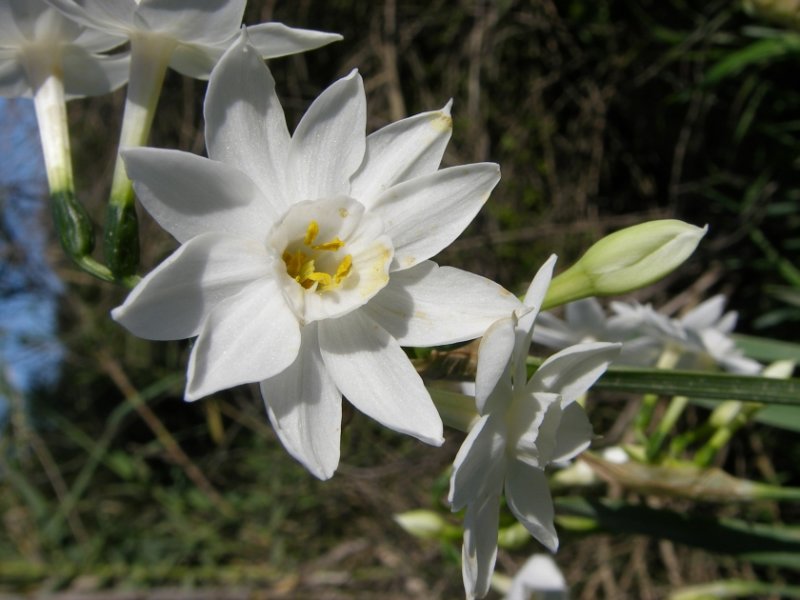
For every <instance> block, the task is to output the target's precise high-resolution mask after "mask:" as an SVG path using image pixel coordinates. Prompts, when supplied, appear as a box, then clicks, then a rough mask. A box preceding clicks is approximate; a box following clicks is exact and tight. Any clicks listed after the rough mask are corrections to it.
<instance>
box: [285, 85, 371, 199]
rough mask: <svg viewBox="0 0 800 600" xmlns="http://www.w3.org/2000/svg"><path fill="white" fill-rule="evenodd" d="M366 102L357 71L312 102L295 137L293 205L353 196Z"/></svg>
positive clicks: (291, 158)
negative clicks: (340, 196) (305, 201)
mask: <svg viewBox="0 0 800 600" xmlns="http://www.w3.org/2000/svg"><path fill="white" fill-rule="evenodd" d="M366 104H367V101H366V98H365V96H364V82H363V81H362V80H361V76H360V75H359V74H358V73H357V72H356V71H353V72H352V73H350V74H349V75H348V76H347V77H343V78H342V79H340V80H339V81H337V82H335V83H334V84H333V85H331V86H330V87H329V88H328V89H326V90H325V91H324V92H322V94H320V96H319V97H318V98H317V99H316V100H314V102H313V103H312V104H311V106H310V107H309V109H308V111H307V112H306V114H305V115H303V118H302V119H301V120H300V123H299V124H298V125H297V129H296V130H295V132H294V136H293V137H292V142H291V145H290V149H289V158H288V163H287V164H288V168H289V178H288V183H289V189H290V190H291V192H292V194H293V195H292V200H293V201H294V202H299V201H301V200H316V199H318V198H325V197H329V196H339V195H349V192H350V176H351V175H352V174H353V173H354V172H355V170H356V169H357V168H358V167H359V165H360V164H361V161H362V160H363V158H364V146H365V143H366V142H365V135H366V134H365V128H366V120H367V107H366Z"/></svg>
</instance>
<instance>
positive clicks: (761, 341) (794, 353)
mask: <svg viewBox="0 0 800 600" xmlns="http://www.w3.org/2000/svg"><path fill="white" fill-rule="evenodd" d="M733 339H734V340H735V341H736V345H737V346H738V347H739V348H740V349H741V350H742V351H743V352H744V353H745V354H746V355H747V356H749V357H750V358H753V359H755V360H760V361H762V362H775V361H776V360H793V361H796V362H798V363H800V344H793V343H791V342H783V341H779V340H771V339H769V338H762V337H756V336H752V335H741V334H738V333H737V334H735V335H734V336H733Z"/></svg>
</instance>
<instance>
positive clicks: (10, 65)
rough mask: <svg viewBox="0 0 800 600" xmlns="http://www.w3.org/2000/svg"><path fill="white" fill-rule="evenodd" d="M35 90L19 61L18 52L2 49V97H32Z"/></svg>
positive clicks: (0, 84) (0, 65)
mask: <svg viewBox="0 0 800 600" xmlns="http://www.w3.org/2000/svg"><path fill="white" fill-rule="evenodd" d="M31 95H33V90H32V89H31V84H30V83H29V82H28V74H27V73H26V72H25V69H24V68H23V67H22V64H21V63H20V62H19V60H18V59H17V55H16V52H14V51H7V50H2V49H0V96H4V97H7V98H17V97H20V96H28V97H29V96H31Z"/></svg>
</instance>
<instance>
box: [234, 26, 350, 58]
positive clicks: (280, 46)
mask: <svg viewBox="0 0 800 600" xmlns="http://www.w3.org/2000/svg"><path fill="white" fill-rule="evenodd" d="M247 37H248V39H249V40H250V43H251V44H253V46H255V47H256V49H257V50H258V52H259V54H260V55H261V57H262V58H278V57H279V56H288V55H289V54H297V53H299V52H305V51H306V50H314V49H315V48H320V47H322V46H325V45H327V44H330V43H331V42H338V41H339V40H341V39H342V36H341V35H339V34H338V33H327V32H325V31H314V30H313V29H298V28H297V27H287V26H286V25H284V24H283V23H260V24H258V25H251V26H250V27H248V28H247Z"/></svg>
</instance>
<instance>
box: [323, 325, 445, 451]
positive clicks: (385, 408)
mask: <svg viewBox="0 0 800 600" xmlns="http://www.w3.org/2000/svg"><path fill="white" fill-rule="evenodd" d="M319 341H320V348H321V350H322V359H323V360H324V361H325V366H326V367H327V368H328V373H330V375H331V377H332V378H333V380H334V381H335V382H336V386H337V387H338V388H339V390H340V391H341V392H342V393H343V394H344V395H345V396H346V397H347V399H348V400H349V401H350V403H351V404H352V405H353V406H355V407H356V408H357V409H358V410H360V411H361V412H363V413H364V414H366V415H368V416H370V417H372V418H373V419H375V420H376V421H378V422H379V423H381V424H382V425H384V426H386V427H388V428H389V429H394V430H395V431H399V432H400V433H406V434H408V435H412V436H414V437H416V438H418V439H420V440H422V441H423V442H425V443H427V444H432V445H435V446H438V445H441V444H442V443H443V441H444V439H443V438H442V420H441V418H440V417H439V413H437V412H436V408H435V407H434V405H433V401H432V400H431V397H430V394H429V393H428V391H427V390H426V389H425V386H424V385H423V383H422V379H421V378H420V376H419V374H418V373H417V372H416V370H415V369H414V367H413V366H412V365H411V362H410V361H409V360H408V357H407V356H406V354H405V352H403V350H402V348H400V345H399V344H398V343H397V341H396V340H395V339H394V338H393V337H392V336H390V335H389V334H388V333H387V332H386V330H385V329H383V328H381V327H380V326H379V325H378V324H376V323H375V322H374V321H372V320H371V319H370V318H369V317H367V316H366V315H364V314H363V313H362V312H361V311H360V310H356V311H354V312H351V313H349V314H347V315H346V316H344V317H341V318H339V319H329V320H326V321H321V322H320V323H319Z"/></svg>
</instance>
